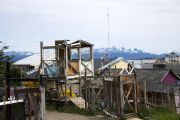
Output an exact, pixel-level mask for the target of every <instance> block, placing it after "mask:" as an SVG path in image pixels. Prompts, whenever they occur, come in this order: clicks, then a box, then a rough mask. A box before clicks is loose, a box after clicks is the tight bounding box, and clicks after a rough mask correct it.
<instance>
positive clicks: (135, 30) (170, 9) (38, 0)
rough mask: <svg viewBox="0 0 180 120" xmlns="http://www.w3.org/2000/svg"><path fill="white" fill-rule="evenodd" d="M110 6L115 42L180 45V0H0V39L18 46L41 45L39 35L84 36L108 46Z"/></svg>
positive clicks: (148, 47)
mask: <svg viewBox="0 0 180 120" xmlns="http://www.w3.org/2000/svg"><path fill="white" fill-rule="evenodd" d="M107 6H109V12H110V41H111V45H112V46H116V47H121V46H125V47H127V48H139V49H143V50H145V51H149V52H167V51H174V50H175V51H179V50H180V49H179V46H178V44H177V43H178V41H179V39H180V35H179V34H178V33H179V31H180V22H179V21H180V1H179V0H154V1H152V0H98V1H97V0H68V1H67V0H61V1H59V0H51V1H49V0H29V1H25V0H16V1H14V0H0V18H1V19H0V26H1V27H0V40H4V41H6V42H7V43H8V44H10V45H11V44H12V43H11V41H14V42H13V44H12V46H13V45H14V44H17V45H15V46H17V47H12V49H14V50H32V51H37V50H39V41H45V42H47V43H54V42H53V40H55V39H73V40H75V39H85V40H88V41H90V42H93V43H94V44H95V47H106V46H107ZM102 43H103V44H102ZM27 45H32V47H30V48H27V47H24V46H27ZM169 45H171V47H170V46H169ZM172 46H173V47H172Z"/></svg>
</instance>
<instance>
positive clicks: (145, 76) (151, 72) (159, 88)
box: [135, 69, 172, 93]
mask: <svg viewBox="0 0 180 120" xmlns="http://www.w3.org/2000/svg"><path fill="white" fill-rule="evenodd" d="M135 71H136V75H137V81H138V83H139V84H140V85H141V87H142V88H143V89H144V81H145V80H146V84H147V91H149V92H160V93H166V92H167V91H169V92H172V85H167V84H163V83H161V80H162V79H163V78H164V76H165V75H166V74H167V73H168V72H169V71H170V70H164V69H158V70H156V69H146V70H145V69H139V70H135Z"/></svg>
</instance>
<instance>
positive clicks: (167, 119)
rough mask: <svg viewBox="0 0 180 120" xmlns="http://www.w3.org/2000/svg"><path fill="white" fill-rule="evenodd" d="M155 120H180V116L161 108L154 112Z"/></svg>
mask: <svg viewBox="0 0 180 120" xmlns="http://www.w3.org/2000/svg"><path fill="white" fill-rule="evenodd" d="M152 118H153V120H180V115H177V114H176V113H175V112H173V111H171V110H169V109H167V108H163V107H159V108H157V109H155V111H153V112H152Z"/></svg>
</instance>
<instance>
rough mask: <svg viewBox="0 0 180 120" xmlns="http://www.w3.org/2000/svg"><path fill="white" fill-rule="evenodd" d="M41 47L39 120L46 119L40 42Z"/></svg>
mask: <svg viewBox="0 0 180 120" xmlns="http://www.w3.org/2000/svg"><path fill="white" fill-rule="evenodd" d="M40 49H41V56H40V57H41V73H40V76H39V81H40V93H41V103H40V111H41V112H40V118H41V120H45V119H46V101H45V81H43V79H42V75H43V74H44V67H43V42H41V43H40Z"/></svg>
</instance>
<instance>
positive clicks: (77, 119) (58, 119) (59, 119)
mask: <svg viewBox="0 0 180 120" xmlns="http://www.w3.org/2000/svg"><path fill="white" fill-rule="evenodd" d="M46 118H47V120H114V119H113V118H110V117H106V116H102V115H97V116H84V115H78V114H70V113H61V112H56V111H46ZM127 120H141V119H139V118H129V119H127Z"/></svg>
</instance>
